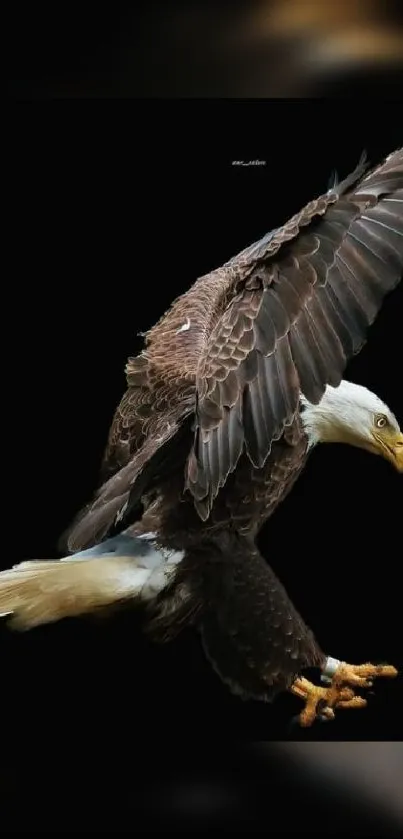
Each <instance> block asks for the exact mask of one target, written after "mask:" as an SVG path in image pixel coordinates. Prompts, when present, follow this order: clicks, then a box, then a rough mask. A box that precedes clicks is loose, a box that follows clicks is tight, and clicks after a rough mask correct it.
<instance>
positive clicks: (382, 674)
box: [324, 661, 397, 688]
mask: <svg viewBox="0 0 403 839" xmlns="http://www.w3.org/2000/svg"><path fill="white" fill-rule="evenodd" d="M395 676H397V670H396V667H393V666H392V665H391V664H370V663H368V664H346V662H345V661H341V662H339V666H338V667H337V669H336V671H335V673H334V675H333V677H332V680H331V684H332V685H351V686H353V687H360V688H370V687H372V685H373V681H374V679H378V678H387V679H391V678H392V679H393V678H394V677H395ZM324 679H326V675H325V676H324Z"/></svg>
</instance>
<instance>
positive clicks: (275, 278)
mask: <svg viewBox="0 0 403 839" xmlns="http://www.w3.org/2000/svg"><path fill="white" fill-rule="evenodd" d="M365 168H366V167H365V164H364V161H363V160H361V161H360V163H359V165H358V167H357V168H356V170H355V171H354V172H353V174H352V175H350V176H349V177H348V178H346V180H344V181H342V182H341V183H340V184H338V185H336V186H334V188H332V189H330V190H329V191H328V192H327V193H326V194H324V195H322V196H321V197H320V198H318V199H316V200H314V201H312V202H310V204H308V205H307V206H306V207H305V208H304V209H303V210H302V211H301V212H300V213H298V214H297V215H296V216H294V217H293V218H292V219H291V220H290V221H288V222H287V223H286V224H285V225H284V226H283V227H280V228H278V229H277V230H274V231H272V232H271V233H270V234H268V235H267V236H265V237H264V238H263V239H262V240H261V241H260V242H258V243H256V244H254V245H252V246H251V247H249V248H247V249H245V250H244V251H242V253H240V254H239V255H238V256H237V257H235V258H234V259H232V260H230V262H228V263H227V264H225V265H224V266H223V267H221V268H219V269H217V270H216V271H213V272H211V273H210V274H208V275H207V276H204V277H201V278H200V279H199V280H197V282H196V283H195V284H194V286H193V287H192V288H191V289H190V290H189V291H188V292H187V293H186V294H184V295H182V296H181V297H180V298H179V299H178V300H176V301H175V302H174V303H173V305H172V306H171V308H170V309H169V311H168V312H167V313H166V314H165V315H164V316H163V317H162V318H161V320H160V321H159V322H158V323H157V324H156V325H155V326H154V327H153V328H152V329H151V330H150V331H149V332H148V333H147V334H146V336H145V349H144V350H143V352H142V353H141V354H140V355H139V356H137V357H136V358H131V359H130V360H129V361H128V363H127V367H126V375H127V385H128V388H127V391H126V393H125V395H124V396H123V399H122V401H121V403H120V405H119V407H118V409H117V411H116V414H115V417H114V420H113V424H112V428H111V432H110V436H109V441H108V445H107V449H106V452H105V457H104V461H103V465H102V476H101V482H100V487H99V489H98V491H97V493H96V494H95V497H94V499H93V500H92V501H91V502H90V504H89V505H88V506H87V507H86V509H85V510H84V511H82V512H81V513H80V514H79V516H78V517H77V520H76V521H75V522H74V524H73V525H72V527H71V528H70V530H69V533H68V535H67V537H66V540H65V545H66V546H67V550H68V551H69V552H71V553H73V552H76V551H80V550H83V549H85V548H89V547H91V546H93V545H95V544H97V543H99V542H100V541H101V540H103V539H105V538H106V537H107V536H110V535H111V534H113V533H115V532H116V531H122V530H124V531H126V532H128V533H129V534H132V535H139V534H142V533H147V532H155V533H156V534H157V541H158V543H159V544H160V545H161V546H165V547H170V548H172V549H175V550H182V549H185V557H184V559H183V561H182V562H181V564H180V565H179V567H178V570H177V571H176V573H175V576H174V578H173V581H172V582H171V583H170V585H169V586H168V588H167V589H165V590H164V591H163V592H162V593H161V595H160V596H159V597H158V598H157V601H156V602H155V603H154V604H153V609H152V612H151V617H150V621H149V629H150V631H152V632H153V633H154V635H155V636H156V637H159V638H167V637H171V636H172V635H173V634H175V632H177V631H178V630H179V629H180V627H181V626H182V625H183V624H184V623H186V622H189V621H191V620H192V621H194V622H196V624H197V626H198V627H199V629H200V631H201V634H202V638H203V643H204V646H205V649H206V653H207V656H208V658H209V659H210V660H211V662H212V663H213V665H214V667H215V668H216V670H217V671H218V672H219V673H220V675H221V677H222V678H223V679H224V680H225V681H226V682H228V683H229V684H230V685H231V686H232V688H233V689H234V690H235V691H237V692H238V693H240V694H241V695H243V696H255V697H258V698H270V697H271V696H273V695H274V694H275V693H276V692H277V691H279V690H284V689H285V688H288V687H289V686H290V685H291V683H292V682H293V680H294V679H295V676H296V675H297V674H298V673H299V672H300V671H301V669H302V668H304V667H309V666H314V665H321V664H323V661H324V656H323V653H322V652H321V650H320V648H319V646H318V645H317V643H316V641H315V639H314V638H313V635H312V633H311V632H310V631H309V630H308V628H307V627H306V626H305V624H304V622H303V620H302V619H301V618H300V616H299V615H298V614H297V612H296V611H295V609H294V607H293V605H292V604H291V602H290V600H289V598H288V596H287V594H286V592H285V591H284V589H283V587H282V586H281V584H280V583H279V582H278V580H277V579H276V577H275V576H274V574H273V572H272V571H271V569H270V568H269V566H268V565H267V563H266V562H265V561H264V560H263V559H262V557H261V556H260V555H259V553H258V551H257V549H256V547H255V543H254V539H255V537H256V535H257V533H258V531H259V529H260V527H261V525H262V524H263V522H264V521H265V520H266V519H267V517H268V516H269V515H271V513H272V512H273V511H274V509H275V508H276V506H277V505H278V504H279V503H280V502H281V501H282V499H283V498H284V497H285V495H286V493H288V492H289V491H290V489H291V487H292V486H293V484H294V482H295V480H296V479H297V477H298V475H299V474H300V471H301V469H302V468H303V466H304V464H305V462H306V457H307V448H308V441H307V437H306V434H305V432H304V430H303V427H302V423H301V418H300V393H301V391H302V393H303V394H304V396H305V397H306V398H307V399H308V400H309V401H310V402H312V403H314V404H317V403H318V402H319V401H320V399H321V398H322V396H323V393H324V391H325V388H326V385H328V384H330V385H332V386H338V385H339V383H340V381H341V379H342V375H343V372H344V369H345V367H346V364H347V361H348V359H349V358H350V357H351V356H352V355H353V354H354V353H357V352H358V351H359V349H360V348H361V347H362V345H363V343H364V341H365V339H366V334H367V329H368V327H369V325H370V324H371V323H372V322H373V320H374V318H375V317H376V314H377V312H378V311H379V309H380V306H381V304H382V301H383V298H384V296H385V295H386V294H387V293H388V292H390V291H391V290H392V289H393V288H394V287H395V286H396V285H397V283H398V282H399V280H400V279H401V276H402V268H403V244H402V243H403V209H402V207H403V150H402V149H400V150H398V151H396V152H394V153H393V154H391V155H390V156H389V157H388V158H387V159H386V160H385V161H384V162H383V163H382V164H381V165H380V166H378V167H376V168H375V169H374V170H373V171H372V172H371V173H370V174H365Z"/></svg>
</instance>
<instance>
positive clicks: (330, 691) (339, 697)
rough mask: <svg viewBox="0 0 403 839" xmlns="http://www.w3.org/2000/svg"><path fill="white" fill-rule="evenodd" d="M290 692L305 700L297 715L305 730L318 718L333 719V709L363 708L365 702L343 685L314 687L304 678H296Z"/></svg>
mask: <svg viewBox="0 0 403 839" xmlns="http://www.w3.org/2000/svg"><path fill="white" fill-rule="evenodd" d="M291 691H292V693H294V694H295V695H296V696H299V697H300V699H303V700H305V707H304V709H303V710H302V711H301V713H300V715H299V721H300V724H301V725H302V726H303V727H304V728H307V727H308V726H311V725H312V724H313V723H314V722H315V720H316V719H317V718H318V717H319V718H325V719H329V720H332V719H334V710H333V709H334V708H336V707H337V708H364V707H365V705H366V704H367V703H366V700H365V699H363V698H362V697H361V696H356V695H355V693H354V691H353V690H352V689H351V688H349V687H345V686H343V685H340V686H339V685H338V686H337V687H336V686H334V685H333V684H332V685H331V686H330V687H320V686H319V685H314V684H313V683H312V682H309V681H308V679H305V678H297V679H295V681H294V682H293V684H292V686H291Z"/></svg>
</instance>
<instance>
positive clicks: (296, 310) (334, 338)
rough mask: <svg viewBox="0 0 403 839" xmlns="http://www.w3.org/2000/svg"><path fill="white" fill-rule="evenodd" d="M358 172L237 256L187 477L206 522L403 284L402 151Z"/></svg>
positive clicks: (208, 350) (204, 363)
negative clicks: (237, 273)
mask: <svg viewBox="0 0 403 839" xmlns="http://www.w3.org/2000/svg"><path fill="white" fill-rule="evenodd" d="M363 169H364V167H363V165H362V162H360V164H359V166H358V168H357V170H356V171H355V172H354V173H353V174H352V175H351V176H349V178H347V179H346V180H345V181H343V182H341V183H340V184H338V185H337V186H335V187H334V188H333V189H332V190H330V191H329V192H328V193H327V194H326V195H324V196H322V197H321V198H319V199H317V200H316V201H313V202H311V203H310V204H309V205H308V206H307V207H305V209H304V210H303V211H302V212H301V213H299V214H298V215H297V216H295V217H294V218H293V219H291V221H290V222H288V223H287V224H286V225H285V226H284V227H282V228H280V229H279V230H277V231H275V232H274V234H273V235H271V236H270V237H269V238H267V237H266V238H265V240H262V242H261V243H257V245H255V246H252V247H251V248H249V249H247V250H246V251H244V252H243V253H242V254H240V256H239V259H240V260H241V262H243V263H244V264H245V265H246V266H247V271H246V272H245V275H244V279H243V282H242V283H241V284H239V290H238V293H237V294H236V295H235V296H234V297H233V298H232V299H231V300H230V302H229V304H228V305H227V307H226V309H225V311H224V312H223V314H222V315H221V317H220V318H219V320H218V322H217V323H216V325H215V327H214V328H213V329H212V331H211V332H210V335H209V337H208V339H207V341H206V342H205V346H204V349H203V351H202V353H201V356H200V360H199V365H198V370H197V376H196V388H197V400H198V401H197V425H196V431H195V441H194V447H193V450H192V452H191V454H190V456H189V459H188V465H187V478H186V481H187V488H188V489H189V490H190V492H191V493H192V495H193V497H194V501H195V505H196V508H197V510H198V512H199V515H200V516H201V517H202V518H203V519H206V518H208V515H209V513H210V510H211V506H212V503H213V500H214V498H215V496H216V495H217V493H218V491H219V489H220V487H222V486H223V484H224V483H225V481H226V478H227V476H228V474H229V473H230V472H231V471H233V470H234V468H235V466H236V464H237V461H238V459H239V457H240V455H241V453H242V451H243V450H244V449H246V452H247V454H248V456H249V458H250V460H251V461H252V463H253V464H254V465H255V466H257V467H261V466H262V465H263V464H264V462H265V460H266V458H267V457H268V454H269V452H270V448H271V444H272V442H273V440H276V439H278V438H279V437H280V436H281V435H282V433H283V431H284V428H285V427H286V426H287V425H289V424H290V423H291V422H292V420H293V418H294V416H295V413H296V411H297V409H298V403H299V393H300V391H302V392H303V393H304V395H305V396H306V398H307V399H308V400H310V401H311V402H314V403H317V402H319V400H320V399H321V397H322V395H323V393H324V390H325V387H326V385H327V384H331V385H333V386H337V385H338V384H339V383H340V381H341V378H342V375H343V372H344V369H345V367H346V364H347V361H348V360H349V358H350V357H351V356H352V355H353V354H355V353H357V352H358V351H359V350H360V348H361V347H362V345H363V343H364V342H365V339H366V333H367V330H368V327H369V325H370V324H371V323H372V322H373V321H374V319H375V317H376V315H377V313H378V311H379V309H380V307H381V304H382V301H383V298H384V296H385V295H386V294H387V293H388V292H390V291H391V290H392V289H393V288H394V287H395V286H396V285H397V283H398V282H399V280H400V279H401V277H402V271H403V149H399V150H398V151H396V152H394V153H393V154H391V155H389V157H388V158H387V159H386V160H385V161H384V162H383V163H382V164H381V165H380V166H378V167H376V168H375V169H374V170H373V171H372V172H371V173H370V174H368V175H366V176H365V177H363ZM357 181H358V183H357ZM354 183H356V186H355V187H354V188H352V186H353V184H354Z"/></svg>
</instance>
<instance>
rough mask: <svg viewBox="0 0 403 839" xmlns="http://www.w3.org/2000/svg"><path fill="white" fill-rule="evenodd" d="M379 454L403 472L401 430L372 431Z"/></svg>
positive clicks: (402, 438) (402, 439)
mask: <svg viewBox="0 0 403 839" xmlns="http://www.w3.org/2000/svg"><path fill="white" fill-rule="evenodd" d="M374 437H375V440H376V442H377V443H378V448H380V454H382V456H383V457H385V458H386V460H388V461H389V463H391V464H392V466H394V467H395V469H397V471H398V472H403V434H402V432H401V431H395V430H392V431H391V430H390V429H388V430H387V431H386V430H383V429H382V430H380V429H378V430H377V431H376V433H374Z"/></svg>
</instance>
